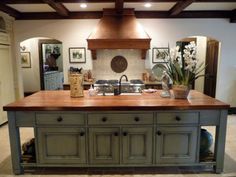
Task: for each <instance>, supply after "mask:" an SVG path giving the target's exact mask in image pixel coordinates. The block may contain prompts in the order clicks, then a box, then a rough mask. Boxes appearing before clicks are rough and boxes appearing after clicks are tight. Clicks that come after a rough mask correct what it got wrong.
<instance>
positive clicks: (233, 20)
mask: <svg viewBox="0 0 236 177" xmlns="http://www.w3.org/2000/svg"><path fill="white" fill-rule="evenodd" d="M230 23H236V9H234V10H232V12H231V18H230Z"/></svg>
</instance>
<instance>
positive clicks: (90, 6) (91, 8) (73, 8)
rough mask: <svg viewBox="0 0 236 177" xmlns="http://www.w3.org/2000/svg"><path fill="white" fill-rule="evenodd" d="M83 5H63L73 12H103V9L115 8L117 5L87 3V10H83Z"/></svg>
mask: <svg viewBox="0 0 236 177" xmlns="http://www.w3.org/2000/svg"><path fill="white" fill-rule="evenodd" d="M81 4H82V3H63V5H64V6H65V7H66V8H67V9H68V10H69V11H71V12H73V11H102V9H103V8H114V7H115V3H87V8H84V9H83V8H81V7H80V5H81Z"/></svg>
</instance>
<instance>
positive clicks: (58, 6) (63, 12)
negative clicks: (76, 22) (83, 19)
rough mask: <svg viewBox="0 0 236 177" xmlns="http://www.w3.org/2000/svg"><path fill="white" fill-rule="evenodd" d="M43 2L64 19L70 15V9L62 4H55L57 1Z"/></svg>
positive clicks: (44, 0)
mask: <svg viewBox="0 0 236 177" xmlns="http://www.w3.org/2000/svg"><path fill="white" fill-rule="evenodd" d="M42 1H43V2H45V3H47V4H48V5H50V6H51V7H52V8H53V9H55V10H56V12H57V13H58V14H59V15H61V16H64V17H66V16H68V15H69V11H68V9H67V8H66V7H65V6H64V5H63V4H62V3H59V2H55V0H42Z"/></svg>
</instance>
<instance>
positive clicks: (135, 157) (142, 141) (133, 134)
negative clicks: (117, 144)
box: [122, 127, 153, 164]
mask: <svg viewBox="0 0 236 177" xmlns="http://www.w3.org/2000/svg"><path fill="white" fill-rule="evenodd" d="M152 134H153V129H152V127H143V128H139V127H127V128H122V150H123V153H122V157H123V159H122V160H123V161H122V163H123V164H151V163H152V149H153V148H152V137H153V136H152Z"/></svg>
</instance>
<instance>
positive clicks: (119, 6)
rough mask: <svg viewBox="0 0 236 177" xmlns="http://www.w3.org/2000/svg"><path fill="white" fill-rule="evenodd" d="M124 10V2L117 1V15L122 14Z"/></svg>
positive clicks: (122, 0)
mask: <svg viewBox="0 0 236 177" xmlns="http://www.w3.org/2000/svg"><path fill="white" fill-rule="evenodd" d="M123 8H124V0H116V2H115V9H116V12H117V13H122V11H123Z"/></svg>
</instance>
